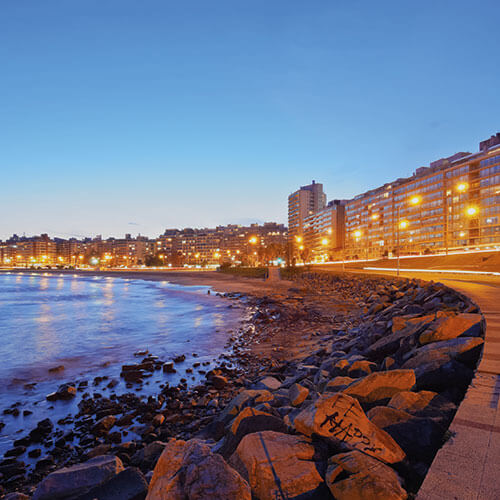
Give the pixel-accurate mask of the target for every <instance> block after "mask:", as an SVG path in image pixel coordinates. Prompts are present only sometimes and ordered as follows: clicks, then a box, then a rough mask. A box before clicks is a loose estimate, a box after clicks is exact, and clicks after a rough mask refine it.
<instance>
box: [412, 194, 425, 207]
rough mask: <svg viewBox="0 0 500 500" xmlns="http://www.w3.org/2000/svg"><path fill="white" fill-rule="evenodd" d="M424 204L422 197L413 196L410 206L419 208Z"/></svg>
mask: <svg viewBox="0 0 500 500" xmlns="http://www.w3.org/2000/svg"><path fill="white" fill-rule="evenodd" d="M421 202H422V197H421V196H419V195H415V196H412V197H411V198H410V205H413V206H417V205H420V203H421Z"/></svg>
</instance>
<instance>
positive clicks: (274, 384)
mask: <svg viewBox="0 0 500 500" xmlns="http://www.w3.org/2000/svg"><path fill="white" fill-rule="evenodd" d="M280 387H281V382H280V381H279V380H278V379H277V378H274V377H264V378H263V379H261V380H259V381H258V382H257V383H256V384H255V387H254V389H264V390H267V391H276V390H278V389H279V388H280Z"/></svg>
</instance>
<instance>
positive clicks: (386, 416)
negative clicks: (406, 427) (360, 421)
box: [366, 406, 412, 429]
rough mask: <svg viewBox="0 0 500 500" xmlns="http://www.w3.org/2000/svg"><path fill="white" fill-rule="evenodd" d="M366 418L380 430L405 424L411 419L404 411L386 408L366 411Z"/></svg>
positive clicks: (381, 407) (376, 407) (374, 408)
mask: <svg viewBox="0 0 500 500" xmlns="http://www.w3.org/2000/svg"><path fill="white" fill-rule="evenodd" d="M366 416H367V417H368V418H369V419H370V420H371V421H372V423H374V424H375V425H376V426H377V427H380V428H381V429H384V428H385V427H388V426H389V425H393V424H399V423H401V422H407V421H408V420H410V419H411V418H412V416H411V415H410V414H409V413H407V412H406V411H403V410H397V409H395V408H388V407H387V406H375V407H373V408H372V409H371V410H369V411H368V413H367V414H366Z"/></svg>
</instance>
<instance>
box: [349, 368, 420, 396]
mask: <svg viewBox="0 0 500 500" xmlns="http://www.w3.org/2000/svg"><path fill="white" fill-rule="evenodd" d="M415 382H416V378H415V372H414V371H413V370H391V371H388V372H375V373H372V374H371V375H368V376H366V377H363V378H362V379H360V380H357V381H355V382H353V383H352V384H351V385H349V386H348V387H347V388H345V389H344V391H343V392H344V394H348V395H349V396H353V397H355V398H357V399H358V401H359V402H360V403H375V402H376V401H379V400H381V399H388V398H391V397H392V396H394V394H397V393H398V392H401V391H408V390H410V389H412V388H413V387H414V386H415Z"/></svg>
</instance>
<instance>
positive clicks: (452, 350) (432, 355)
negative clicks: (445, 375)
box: [402, 337, 484, 368]
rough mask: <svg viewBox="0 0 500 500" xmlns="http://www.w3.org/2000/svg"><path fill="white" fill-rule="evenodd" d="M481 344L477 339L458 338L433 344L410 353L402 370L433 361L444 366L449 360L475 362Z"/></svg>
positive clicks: (480, 340)
mask: <svg viewBox="0 0 500 500" xmlns="http://www.w3.org/2000/svg"><path fill="white" fill-rule="evenodd" d="M483 343H484V341H483V339H480V338H477V337H460V338H456V339H451V340H443V341H441V342H433V343H431V344H427V345H424V346H423V347H419V348H418V349H415V350H414V351H412V352H411V353H410V359H408V361H406V362H405V363H404V364H403V366H402V368H419V367H421V366H422V365H424V364H427V363H430V362H434V361H438V362H440V363H441V364H444V363H446V362H447V361H449V360H450V359H456V360H457V361H459V362H462V363H471V362H475V360H477V357H478V356H479V353H480V352H481V349H482V345H483Z"/></svg>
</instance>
